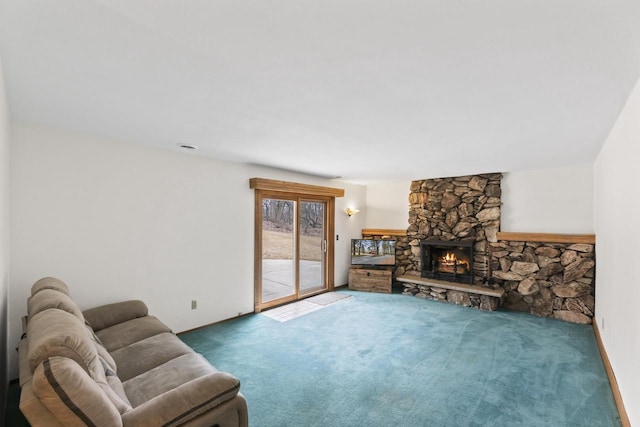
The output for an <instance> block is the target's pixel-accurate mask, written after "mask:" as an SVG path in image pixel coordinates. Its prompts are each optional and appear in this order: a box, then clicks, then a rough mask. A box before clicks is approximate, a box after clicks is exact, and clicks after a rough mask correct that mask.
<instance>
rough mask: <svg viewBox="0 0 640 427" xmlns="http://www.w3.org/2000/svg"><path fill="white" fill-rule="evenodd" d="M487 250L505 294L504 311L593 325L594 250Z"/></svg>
mask: <svg viewBox="0 0 640 427" xmlns="http://www.w3.org/2000/svg"><path fill="white" fill-rule="evenodd" d="M489 246H490V252H491V265H490V268H491V271H492V276H493V280H494V281H495V282H496V284H498V285H500V286H501V287H503V288H504V289H505V291H506V293H505V295H506V298H505V300H504V302H503V307H504V308H507V309H510V310H517V311H525V312H528V313H531V314H535V315H537V316H542V317H554V318H556V319H562V320H567V321H569V322H575V323H585V324H588V323H591V321H592V318H593V313H594V307H595V298H594V296H595V253H594V245H592V244H583V243H579V244H575V243H574V244H571V243H538V242H522V241H518V242H514V241H502V240H501V241H498V242H495V243H490V244H489Z"/></svg>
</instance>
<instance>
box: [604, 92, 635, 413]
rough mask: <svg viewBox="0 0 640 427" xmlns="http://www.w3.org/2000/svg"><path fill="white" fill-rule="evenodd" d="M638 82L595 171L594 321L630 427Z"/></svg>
mask: <svg viewBox="0 0 640 427" xmlns="http://www.w3.org/2000/svg"><path fill="white" fill-rule="evenodd" d="M639 163H640V82H639V83H638V84H637V85H636V87H635V89H634V91H633V92H632V94H631V96H630V98H629V100H628V101H627V105H626V106H625V108H624V110H623V112H622V114H621V115H620V117H619V118H618V121H617V123H616V124H615V126H614V127H613V130H612V131H611V133H610V134H609V137H608V138H607V141H606V143H605V144H604V146H603V148H602V150H601V151H600V154H599V155H598V158H597V160H596V162H595V166H594V177H595V180H594V194H595V229H596V239H597V241H596V258H597V260H598V265H597V268H596V283H597V286H596V313H595V314H596V316H595V319H596V321H597V323H598V327H599V328H600V331H601V333H602V340H603V343H604V346H605V349H606V351H607V354H608V355H609V359H610V361H611V366H612V368H613V370H614V372H615V375H616V378H617V380H618V385H619V387H620V392H621V394H622V398H623V401H624V404H625V408H626V410H627V413H628V415H629V419H630V421H631V425H635V426H640V371H638V361H640V311H638V301H639V300H640V271H639V270H638V268H637V267H636V266H635V261H634V259H633V258H632V257H634V256H637V254H638V245H639V244H640V221H638V217H639V213H640V198H638V182H640V180H639V179H638V169H636V168H637V167H638V164H639Z"/></svg>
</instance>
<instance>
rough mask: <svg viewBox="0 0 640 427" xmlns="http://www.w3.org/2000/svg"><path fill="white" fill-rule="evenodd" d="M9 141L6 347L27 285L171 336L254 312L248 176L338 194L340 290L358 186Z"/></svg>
mask: <svg viewBox="0 0 640 427" xmlns="http://www.w3.org/2000/svg"><path fill="white" fill-rule="evenodd" d="M12 132H13V136H12V155H11V161H12V168H11V189H12V191H11V197H12V200H11V202H12V203H11V213H12V216H11V221H12V223H11V226H12V233H11V289H10V296H11V306H10V313H9V314H10V322H9V326H10V337H11V339H12V342H10V348H13V347H15V345H16V344H17V342H16V341H17V337H19V336H20V330H19V329H20V317H21V316H22V315H24V314H25V307H26V298H27V296H28V294H29V289H30V287H31V285H32V284H33V283H34V281H35V280H37V279H38V278H40V277H42V276H47V275H51V276H56V277H59V278H61V279H62V280H64V281H65V282H66V283H67V284H68V285H69V286H70V288H71V291H72V295H73V296H74V298H75V300H76V301H77V302H78V304H79V306H80V307H81V308H83V309H84V308H89V307H92V306H95V305H98V304H102V303H107V302H113V301H118V300H122V299H133V298H139V299H142V300H144V301H145V302H147V304H148V305H149V309H150V312H151V313H153V314H155V315H157V316H158V317H159V318H160V319H161V320H163V321H164V322H166V323H167V324H168V325H169V326H170V327H171V328H172V329H173V330H175V331H183V330H187V329H191V328H195V327H198V326H201V325H205V324H208V323H212V322H216V321H219V320H223V319H226V318H230V317H234V316H237V315H238V314H239V313H247V312H251V311H253V241H254V192H253V190H251V189H250V188H249V178H251V177H262V178H272V179H281V180H286V181H297V182H304V183H308V184H319V185H326V186H331V187H340V188H344V189H345V190H346V196H345V197H344V198H340V199H337V200H336V210H337V212H336V234H338V235H339V236H340V240H339V241H338V242H337V246H336V265H335V267H336V274H335V276H336V277H335V282H336V284H337V285H340V284H345V283H347V270H348V265H349V241H350V239H351V237H358V236H360V229H361V228H362V226H363V223H362V221H363V220H364V219H360V220H359V219H358V217H357V216H356V217H354V218H351V219H350V218H348V217H347V215H346V214H344V208H345V206H346V204H347V203H355V204H357V205H359V206H363V205H364V204H365V199H366V193H365V190H366V189H365V187H363V186H359V185H354V184H346V183H342V182H335V181H331V180H327V179H320V178H313V177H309V176H305V175H300V174H294V173H287V172H283V171H277V170H272V169H268V168H261V167H256V166H248V165H242V164H237V163H231V162H224V161H219V160H213V159H205V158H202V157H196V156H193V155H190V154H185V153H181V152H172V151H168V150H167V151H164V150H158V149H153V148H148V147H144V146H138V145H133V144H125V143H120V142H115V141H104V140H99V139H97V138H92V137H89V136H86V135H80V134H74V133H70V132H66V131H60V130H53V129H47V128H38V127H29V126H19V125H14V126H13V128H12ZM358 221H360V222H358ZM192 299H197V300H198V309H197V310H191V308H190V301H191V300H192ZM10 355H11V358H12V359H11V373H12V374H13V375H15V374H16V372H17V371H16V368H17V364H16V360H15V356H14V355H13V354H12V353H11V352H10Z"/></svg>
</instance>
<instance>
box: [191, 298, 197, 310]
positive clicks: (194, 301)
mask: <svg viewBox="0 0 640 427" xmlns="http://www.w3.org/2000/svg"><path fill="white" fill-rule="evenodd" d="M196 308H198V301H196V300H191V310H195V309H196Z"/></svg>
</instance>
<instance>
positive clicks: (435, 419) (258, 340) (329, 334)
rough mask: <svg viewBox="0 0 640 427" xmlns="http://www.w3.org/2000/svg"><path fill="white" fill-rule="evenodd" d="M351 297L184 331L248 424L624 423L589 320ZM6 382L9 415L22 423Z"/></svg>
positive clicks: (384, 297) (380, 296) (379, 296)
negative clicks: (233, 391)
mask: <svg viewBox="0 0 640 427" xmlns="http://www.w3.org/2000/svg"><path fill="white" fill-rule="evenodd" d="M341 292H345V293H346V294H349V295H353V298H349V299H346V300H343V301H341V302H340V303H339V304H331V305H328V306H326V307H325V308H323V309H322V310H318V311H315V312H313V313H309V314H307V315H305V316H302V317H299V318H296V319H292V320H290V321H288V322H285V323H281V322H279V321H276V320H273V319H270V318H268V317H266V316H264V315H262V314H256V315H250V316H246V317H243V318H240V319H235V320H231V321H228V322H224V323H220V324H218V325H214V326H211V327H207V328H204V329H201V330H198V331H195V332H191V333H188V334H184V335H182V336H181V338H182V339H183V340H184V341H185V342H186V343H187V344H189V345H191V346H192V347H194V348H195V349H196V351H199V352H201V353H203V354H204V355H205V357H207V359H209V360H210V361H211V362H212V363H213V364H214V365H215V366H216V367H217V368H218V369H221V370H226V371H229V372H231V373H233V374H234V375H236V376H237V377H239V378H240V379H241V381H242V389H241V391H242V393H243V394H244V395H245V397H246V398H247V400H248V402H249V421H250V425H251V426H252V427H269V426H274V427H275V426H277V427H284V426H323V427H324V426H349V427H356V426H370V427H376V426H385V427H389V426H402V427H404V426H456V427H458V426H554V427H556V426H563V427H564V426H581V427H582V426H590V427H592V426H619V425H620V423H619V420H618V415H617V412H616V409H615V406H614V402H613V397H612V395H611V389H610V387H609V383H608V381H607V377H606V374H605V371H604V367H603V365H602V361H601V359H600V355H599V353H598V349H597V346H596V341H595V338H594V335H593V329H592V328H591V326H584V325H575V324H570V323H565V322H561V321H556V320H551V319H542V318H538V317H534V316H530V315H527V314H522V313H511V312H494V313H489V312H483V311H479V310H474V309H469V308H462V307H457V306H453V305H448V304H443V303H437V302H433V301H425V300H421V299H418V298H415V297H409V296H404V295H399V294H392V295H386V294H369V293H364V292H362V293H360V292H351V291H341ZM18 393H19V389H18V386H17V384H14V385H12V387H10V393H9V394H10V395H9V402H8V411H7V414H8V417H7V419H6V421H7V422H8V424H7V425H11V426H20V425H27V424H26V422H25V421H24V419H23V418H22V417H21V414H20V413H19V411H18V408H17V400H18Z"/></svg>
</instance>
